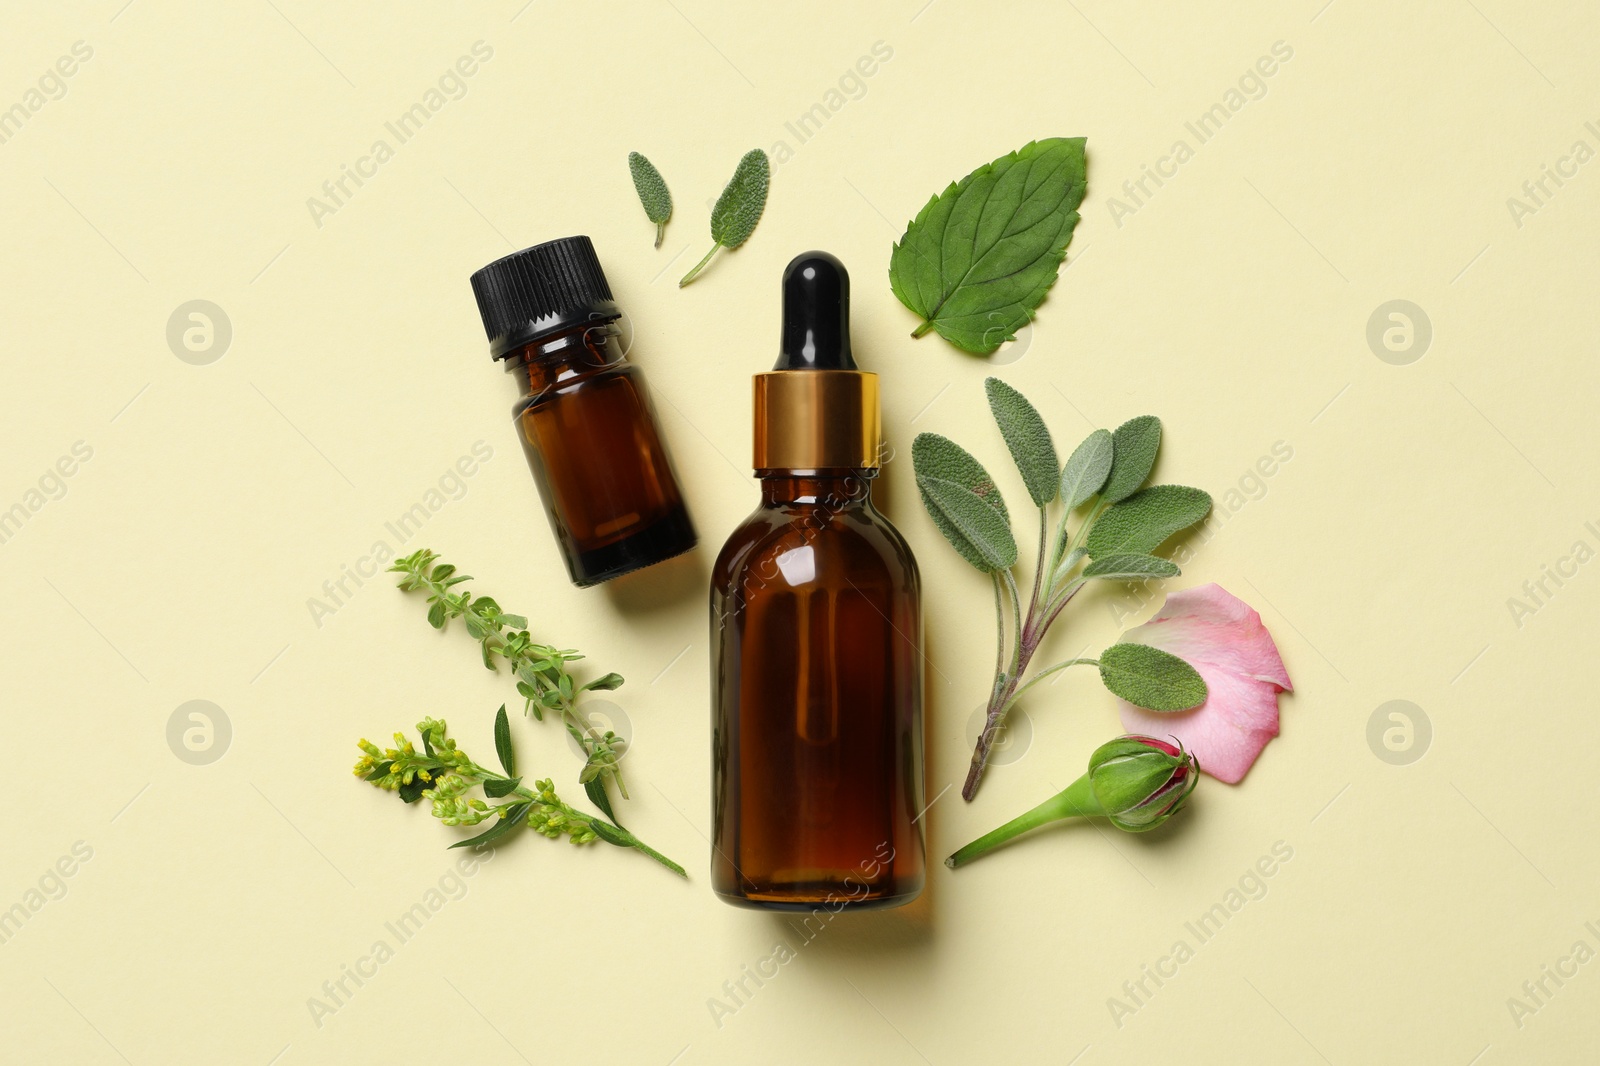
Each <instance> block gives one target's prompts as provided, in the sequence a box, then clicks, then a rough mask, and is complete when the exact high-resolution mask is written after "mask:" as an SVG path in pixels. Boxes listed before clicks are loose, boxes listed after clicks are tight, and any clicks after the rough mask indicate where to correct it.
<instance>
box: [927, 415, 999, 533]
mask: <svg viewBox="0 0 1600 1066" xmlns="http://www.w3.org/2000/svg"><path fill="white" fill-rule="evenodd" d="M911 466H912V468H913V469H914V470H915V471H916V473H917V476H918V477H937V478H943V479H944V480H945V481H954V482H955V483H956V484H957V485H960V486H961V487H962V488H964V489H967V490H968V491H970V492H974V493H976V494H977V495H978V496H979V497H981V498H982V500H983V502H984V503H987V504H988V505H989V506H991V507H993V508H994V509H995V510H996V511H999V512H1000V517H1001V518H1004V519H1006V520H1007V521H1008V522H1009V521H1010V519H1011V515H1010V514H1009V513H1008V512H1007V511H1006V501H1005V499H1004V498H1003V497H1002V496H1001V495H1000V489H999V488H998V487H997V486H996V485H995V483H994V478H992V477H990V476H989V471H987V470H985V469H984V468H983V464H982V463H980V462H978V460H976V459H974V458H973V457H972V456H971V454H970V453H968V452H967V450H966V449H965V448H963V447H961V445H959V444H957V443H956V442H955V441H953V440H951V439H950V438H949V437H941V436H939V434H937V433H918V434H917V439H916V440H914V441H912V442H911ZM922 502H923V504H924V505H925V506H927V507H928V509H929V513H930V514H931V513H933V505H932V504H931V503H929V502H928V497H927V494H926V493H924V494H923V497H922ZM941 520H942V519H941V516H939V515H934V521H936V522H938V521H941ZM940 528H943V527H940ZM947 535H948V534H947Z"/></svg>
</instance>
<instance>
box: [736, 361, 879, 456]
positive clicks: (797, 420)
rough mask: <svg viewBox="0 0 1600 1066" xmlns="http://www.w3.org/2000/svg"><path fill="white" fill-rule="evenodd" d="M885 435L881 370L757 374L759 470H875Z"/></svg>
mask: <svg viewBox="0 0 1600 1066" xmlns="http://www.w3.org/2000/svg"><path fill="white" fill-rule="evenodd" d="M882 437H883V423H882V416H881V414H880V412H879V409H878V375H876V374H872V373H868V372H867V371H865V370H773V371H768V372H767V373H765V374H757V375H756V376H755V450H754V454H755V468H756V469H757V470H826V469H847V470H859V469H871V470H876V469H877V468H878V465H879V458H878V456H879V447H878V446H879V442H880V441H881V440H882Z"/></svg>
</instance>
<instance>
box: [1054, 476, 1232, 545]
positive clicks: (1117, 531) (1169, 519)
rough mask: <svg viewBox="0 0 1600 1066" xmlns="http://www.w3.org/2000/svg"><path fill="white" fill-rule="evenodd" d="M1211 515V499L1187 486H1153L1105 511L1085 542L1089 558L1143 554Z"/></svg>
mask: <svg viewBox="0 0 1600 1066" xmlns="http://www.w3.org/2000/svg"><path fill="white" fill-rule="evenodd" d="M1210 512H1211V497H1210V496H1209V495H1207V494H1206V493H1204V492H1202V491H1201V490H1199V489H1192V488H1189V487H1188V486H1187V485H1152V486H1151V487H1150V488H1147V489H1144V490H1142V491H1140V492H1136V493H1134V494H1133V495H1132V496H1129V497H1128V498H1127V499H1126V500H1123V501H1122V502H1121V503H1117V504H1113V505H1112V506H1110V507H1108V508H1106V511H1105V513H1104V514H1102V515H1101V516H1100V517H1099V519H1098V520H1096V521H1095V524H1094V527H1093V528H1092V529H1090V530H1089V537H1088V539H1087V540H1086V541H1085V542H1084V547H1085V548H1087V549H1088V551H1089V555H1090V557H1091V558H1094V559H1100V558H1102V557H1105V556H1109V555H1121V554H1125V553H1130V552H1132V553H1140V554H1142V553H1146V552H1151V551H1154V550H1155V549H1156V547H1158V546H1159V545H1160V544H1161V543H1162V542H1163V541H1165V540H1166V539H1167V538H1168V537H1170V536H1172V535H1173V534H1174V533H1176V532H1178V531H1179V530H1180V529H1188V528H1189V527H1190V526H1192V525H1194V524H1195V523H1196V522H1198V521H1200V520H1201V519H1203V518H1204V517H1205V516H1206V515H1207V514H1209V513H1210Z"/></svg>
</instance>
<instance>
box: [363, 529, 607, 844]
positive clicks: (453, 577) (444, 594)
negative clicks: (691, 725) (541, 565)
mask: <svg viewBox="0 0 1600 1066" xmlns="http://www.w3.org/2000/svg"><path fill="white" fill-rule="evenodd" d="M438 559H439V555H438V553H437V552H434V551H431V550H429V549H427V548H422V549H420V550H418V551H415V552H412V553H411V554H410V555H407V556H406V557H404V558H403V559H396V560H395V562H394V565H393V566H391V567H389V569H390V570H392V571H396V572H398V573H400V574H402V575H403V576H402V577H401V578H400V588H401V589H403V590H405V591H407V592H417V591H425V592H427V593H428V603H429V607H428V624H429V625H431V626H433V628H435V629H444V628H445V627H446V626H447V625H449V623H450V620H451V619H453V618H459V619H461V620H462V623H463V624H464V625H465V626H466V630H467V634H468V635H469V636H471V637H472V639H474V640H476V641H477V642H478V644H479V647H480V651H481V653H482V656H483V665H484V666H485V667H487V668H488V669H490V670H497V669H498V663H497V661H498V660H504V661H505V662H506V664H507V665H509V666H510V667H511V671H512V673H513V674H515V675H516V678H517V691H518V692H519V693H521V695H522V697H523V700H524V705H523V712H524V713H525V714H528V715H531V716H532V717H533V718H535V719H537V720H539V721H543V720H544V713H545V712H546V711H554V712H556V714H557V715H559V717H560V719H561V722H562V724H563V725H565V726H566V729H567V732H568V733H569V734H571V736H572V739H573V740H575V741H577V743H578V746H579V747H580V748H581V749H582V750H583V754H584V764H583V769H582V771H580V773H579V775H578V781H579V783H580V784H582V785H583V787H584V791H585V792H586V793H588V796H589V798H590V799H591V800H592V801H593V802H594V804H595V806H597V807H599V808H600V809H601V810H602V811H604V812H605V813H606V815H607V817H610V818H612V819H615V818H616V815H615V814H614V813H613V812H612V810H611V803H610V800H609V798H608V797H607V795H606V790H605V780H606V779H607V778H610V779H611V780H612V781H614V782H616V786H617V791H618V792H620V793H621V794H622V797H623V798H624V799H627V798H628V788H627V786H626V785H625V784H624V783H623V780H622V767H621V765H620V761H621V759H622V755H623V753H624V748H625V745H626V742H625V741H624V740H623V739H622V738H621V737H619V736H617V735H616V733H614V732H612V731H611V730H609V729H608V730H605V731H604V732H602V731H601V730H599V729H597V728H595V726H594V724H593V723H591V722H590V721H589V720H588V719H587V718H586V717H584V716H583V715H582V714H581V713H579V711H578V709H577V699H578V695H579V694H580V693H583V692H606V691H610V690H612V689H615V688H617V687H618V686H620V685H621V684H622V675H621V674H617V673H609V674H605V675H603V676H601V677H597V678H595V679H594V680H593V681H588V682H585V683H583V684H581V685H580V684H579V683H578V682H577V680H576V679H575V678H574V677H573V675H572V673H571V671H569V670H568V669H567V664H568V663H571V662H576V661H577V660H579V659H582V658H583V656H582V655H581V654H579V653H578V652H576V651H572V650H570V649H562V648H555V647H552V646H550V645H548V644H539V643H537V642H535V641H534V639H533V637H532V636H530V635H529V634H528V620H527V618H525V617H524V616H522V615H520V614H510V613H508V612H506V611H504V610H502V609H501V607H500V605H499V604H498V603H496V602H495V600H494V598H493V597H491V596H474V595H473V594H472V593H471V592H467V591H465V590H458V589H457V588H456V586H457V585H460V584H461V583H462V582H464V581H470V580H472V578H471V577H469V576H468V575H466V574H461V573H457V572H456V568H455V567H454V566H453V565H451V564H450V563H441V562H438V561H437V560H438Z"/></svg>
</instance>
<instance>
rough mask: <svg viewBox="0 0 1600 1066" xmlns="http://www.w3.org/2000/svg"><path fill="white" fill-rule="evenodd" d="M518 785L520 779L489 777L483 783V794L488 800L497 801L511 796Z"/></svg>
mask: <svg viewBox="0 0 1600 1066" xmlns="http://www.w3.org/2000/svg"><path fill="white" fill-rule="evenodd" d="M520 784H522V778H520V777H507V778H499V777H491V778H489V779H488V780H487V781H485V782H484V783H483V794H484V795H485V796H488V797H489V798H490V799H499V798H500V797H502V796H509V795H511V793H513V792H515V791H516V790H517V786H518V785H520Z"/></svg>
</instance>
